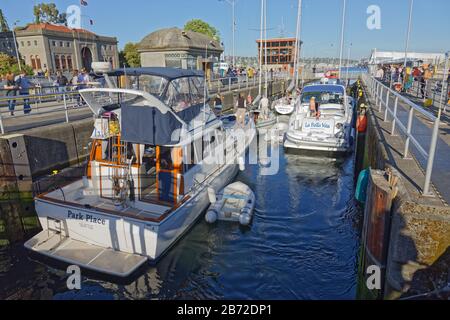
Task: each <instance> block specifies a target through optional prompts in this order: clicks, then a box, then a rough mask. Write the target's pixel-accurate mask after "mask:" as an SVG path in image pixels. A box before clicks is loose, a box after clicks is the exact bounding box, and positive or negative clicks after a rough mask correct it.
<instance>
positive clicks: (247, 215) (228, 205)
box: [205, 182, 255, 226]
mask: <svg viewBox="0 0 450 320" xmlns="http://www.w3.org/2000/svg"><path fill="white" fill-rule="evenodd" d="M209 197H210V202H211V206H210V207H209V209H208V211H207V212H206V215H205V220H206V222H208V223H215V222H216V221H217V220H220V221H233V222H239V223H240V224H241V225H243V226H248V225H249V224H250V222H251V220H252V216H253V210H254V208H255V194H254V193H253V191H252V189H250V187H249V186H247V185H246V184H244V183H242V182H234V183H232V184H230V185H228V186H226V187H225V188H224V189H223V190H222V192H221V193H220V194H218V195H216V193H215V192H214V190H212V189H209Z"/></svg>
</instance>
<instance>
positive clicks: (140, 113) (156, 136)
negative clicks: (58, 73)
mask: <svg viewBox="0 0 450 320" xmlns="http://www.w3.org/2000/svg"><path fill="white" fill-rule="evenodd" d="M80 94H81V96H82V97H83V99H84V100H85V101H86V103H87V104H88V105H89V107H90V108H91V110H92V111H93V112H94V113H95V114H96V115H98V116H99V115H101V114H103V113H104V112H107V111H114V110H120V131H121V140H122V141H125V142H131V143H139V144H150V145H159V146H163V145H176V144H178V143H179V142H180V140H181V135H182V132H183V130H182V129H183V128H186V127H187V125H186V122H185V121H183V119H182V118H181V117H180V116H179V114H178V113H176V112H175V111H174V110H172V109H171V108H169V107H168V106H167V105H165V104H164V103H163V102H162V101H160V100H159V99H157V98H156V97H155V96H153V95H151V94H149V93H147V92H143V91H136V90H128V89H98V88H97V89H84V90H80Z"/></svg>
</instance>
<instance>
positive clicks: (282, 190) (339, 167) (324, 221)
mask: <svg viewBox="0 0 450 320" xmlns="http://www.w3.org/2000/svg"><path fill="white" fill-rule="evenodd" d="M281 153H282V155H281V159H280V170H279V173H278V174H277V175H273V176H262V175H260V174H259V173H260V168H259V167H258V166H256V165H255V166H249V167H248V168H247V170H246V171H245V172H241V173H240V174H239V176H238V177H237V179H238V180H240V181H243V182H245V183H247V184H248V185H249V186H250V187H251V188H252V189H253V190H254V191H255V194H256V197H257V207H256V212H255V216H254V219H253V224H252V226H251V228H250V229H243V228H241V227H239V226H238V225H236V224H231V223H225V222H222V223H218V224H216V225H213V226H211V225H208V224H206V223H205V222H204V220H203V219H200V220H199V221H198V223H197V224H196V225H195V226H194V227H193V228H192V229H191V230H190V231H189V233H188V234H187V235H186V236H185V237H184V238H182V239H181V241H179V242H178V243H177V245H176V246H175V247H174V248H173V249H172V250H171V251H169V253H168V254H167V255H166V256H164V257H163V258H162V260H161V261H160V262H159V263H158V264H157V265H156V266H148V267H147V268H145V269H144V270H142V273H141V274H140V275H138V277H137V278H136V279H133V280H132V281H131V283H127V284H117V283H113V282H111V280H110V279H98V278H97V279H96V278H93V277H91V276H83V281H82V289H81V290H79V291H70V290H68V289H67V287H66V277H67V275H66V274H65V270H63V269H57V268H54V267H49V266H47V265H46V264H44V263H42V262H37V261H35V260H32V259H30V256H29V253H28V252H27V251H26V250H25V249H23V247H22V245H21V244H17V245H15V246H13V247H10V248H7V249H3V250H0V298H3V299H4V298H12V299H220V298H223V299H354V298H355V295H356V279H357V261H358V260H357V254H358V248H359V241H360V232H359V229H360V227H359V225H360V222H359V221H360V215H361V213H360V212H359V209H357V207H356V205H355V202H354V200H353V186H354V182H353V165H354V164H353V157H352V156H350V157H348V158H347V159H344V160H343V161H339V162H332V161H322V160H321V159H318V158H317V159H309V160H306V159H304V158H302V157H300V156H297V155H291V154H289V155H285V154H283V151H282V150H281Z"/></svg>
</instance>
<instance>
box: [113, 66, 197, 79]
mask: <svg viewBox="0 0 450 320" xmlns="http://www.w3.org/2000/svg"><path fill="white" fill-rule="evenodd" d="M107 74H108V75H109V76H117V77H118V76H125V75H126V76H142V75H149V76H157V77H161V78H165V79H167V80H169V81H172V80H174V79H178V78H182V77H204V72H203V71H200V70H187V69H176V68H163V67H142V68H122V69H115V70H113V71H111V72H108V73H107Z"/></svg>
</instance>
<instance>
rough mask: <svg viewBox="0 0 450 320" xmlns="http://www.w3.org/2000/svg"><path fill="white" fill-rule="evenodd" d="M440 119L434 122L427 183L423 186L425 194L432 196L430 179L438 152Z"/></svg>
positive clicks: (426, 176) (426, 177)
mask: <svg viewBox="0 0 450 320" xmlns="http://www.w3.org/2000/svg"><path fill="white" fill-rule="evenodd" d="M439 124H440V119H439V118H437V119H436V120H435V122H434V127H433V135H432V136H431V144H430V151H429V152H428V161H427V171H426V173H425V184H424V186H423V194H424V195H426V196H430V195H431V193H430V181H431V173H432V172H433V164H434V156H435V154H436V144H437V138H438V133H439Z"/></svg>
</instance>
